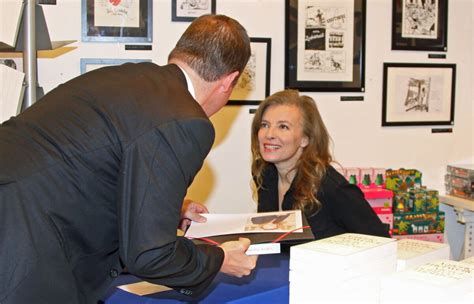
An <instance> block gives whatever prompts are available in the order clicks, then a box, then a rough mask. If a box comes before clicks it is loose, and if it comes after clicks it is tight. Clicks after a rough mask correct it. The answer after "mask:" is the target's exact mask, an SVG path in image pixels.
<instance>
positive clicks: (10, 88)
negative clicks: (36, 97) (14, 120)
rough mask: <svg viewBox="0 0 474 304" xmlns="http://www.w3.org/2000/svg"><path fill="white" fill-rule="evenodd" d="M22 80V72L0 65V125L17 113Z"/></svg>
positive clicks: (21, 94) (23, 76) (23, 75)
mask: <svg viewBox="0 0 474 304" xmlns="http://www.w3.org/2000/svg"><path fill="white" fill-rule="evenodd" d="M24 78H25V74H24V73H23V72H20V71H17V70H15V69H12V68H10V67H7V66H5V65H3V64H0V123H2V122H4V121H5V120H8V119H10V117H12V116H16V114H17V113H18V108H19V106H20V99H21V98H22V96H23V90H24V88H23V80H24Z"/></svg>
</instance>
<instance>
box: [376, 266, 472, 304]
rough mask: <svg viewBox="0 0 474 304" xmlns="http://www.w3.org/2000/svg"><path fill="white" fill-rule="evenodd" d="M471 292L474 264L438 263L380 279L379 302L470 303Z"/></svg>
mask: <svg viewBox="0 0 474 304" xmlns="http://www.w3.org/2000/svg"><path fill="white" fill-rule="evenodd" d="M473 292H474V265H470V264H468V263H462V262H458V261H451V260H438V261H434V262H428V263H426V264H423V265H419V266H415V267H412V268H409V269H406V270H403V271H399V272H395V273H392V274H389V275H387V276H384V277H383V278H382V280H381V285H380V303H407V302H409V303H420V302H422V303H472V300H473V298H472V296H473ZM468 299H470V301H468Z"/></svg>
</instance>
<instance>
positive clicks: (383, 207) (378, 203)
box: [344, 168, 393, 231]
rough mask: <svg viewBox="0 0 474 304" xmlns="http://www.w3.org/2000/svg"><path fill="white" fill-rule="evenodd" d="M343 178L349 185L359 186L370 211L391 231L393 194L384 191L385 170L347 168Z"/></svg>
mask: <svg viewBox="0 0 474 304" xmlns="http://www.w3.org/2000/svg"><path fill="white" fill-rule="evenodd" d="M344 176H345V177H346V179H347V180H348V181H349V183H351V184H354V185H357V186H359V188H360V189H361V190H362V193H364V197H365V199H366V200H367V201H368V202H369V204H370V206H371V207H372V209H373V210H374V211H375V213H376V214H377V216H378V217H379V218H380V220H381V221H382V223H385V224H387V225H388V226H389V227H390V231H391V230H392V229H393V212H392V197H393V192H392V191H390V190H387V189H385V168H347V169H345V170H344Z"/></svg>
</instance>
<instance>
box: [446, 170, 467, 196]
mask: <svg viewBox="0 0 474 304" xmlns="http://www.w3.org/2000/svg"><path fill="white" fill-rule="evenodd" d="M445 186H446V193H447V194H449V195H454V196H458V197H462V198H466V199H474V165H448V167H447V174H446V176H445Z"/></svg>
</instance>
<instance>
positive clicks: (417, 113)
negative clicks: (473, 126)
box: [382, 63, 456, 126]
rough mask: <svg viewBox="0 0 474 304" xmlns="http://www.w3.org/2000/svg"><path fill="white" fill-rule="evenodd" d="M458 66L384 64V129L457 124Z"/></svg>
mask: <svg viewBox="0 0 474 304" xmlns="http://www.w3.org/2000/svg"><path fill="white" fill-rule="evenodd" d="M455 86H456V65H455V64H429V63H425V64H421V63H420V64H412V63H384V67H383V103H382V126H416V125H419V126H422V125H452V124H454V97H455Z"/></svg>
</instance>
